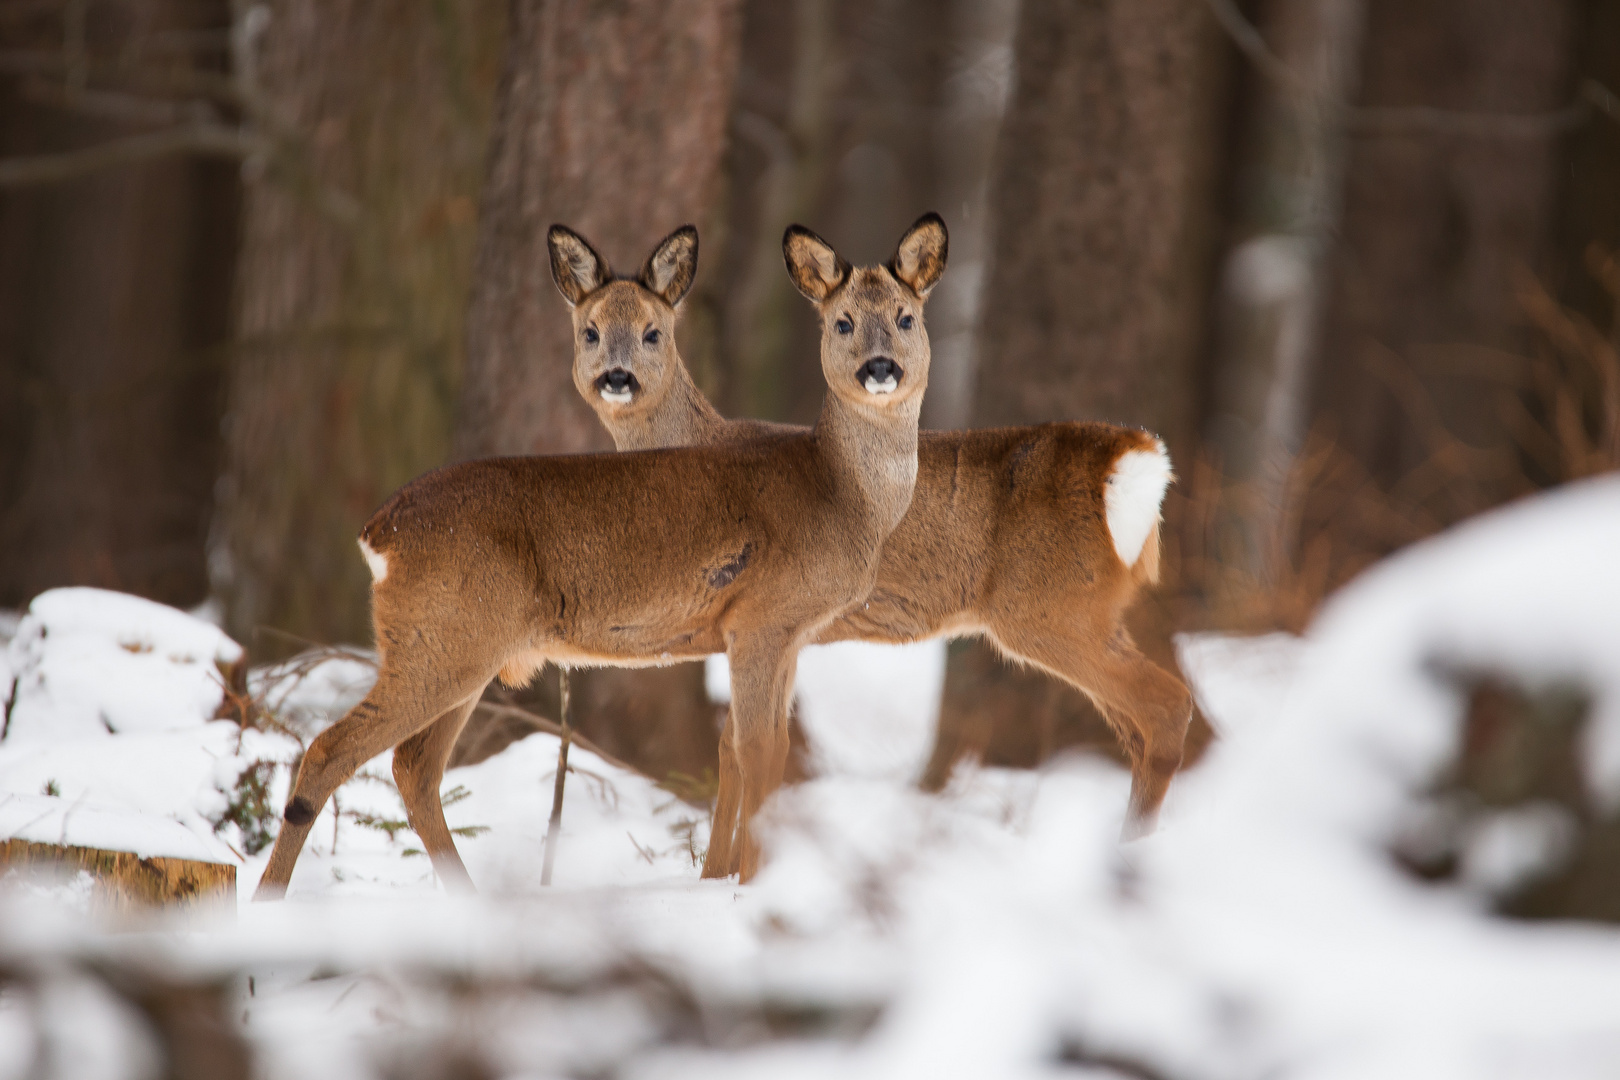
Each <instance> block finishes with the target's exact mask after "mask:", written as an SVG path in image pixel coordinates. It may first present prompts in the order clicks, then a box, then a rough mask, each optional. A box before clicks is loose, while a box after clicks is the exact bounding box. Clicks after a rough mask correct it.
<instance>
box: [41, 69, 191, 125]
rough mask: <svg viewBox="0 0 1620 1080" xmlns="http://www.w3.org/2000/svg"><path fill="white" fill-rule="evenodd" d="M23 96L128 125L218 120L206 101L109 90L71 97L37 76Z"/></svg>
mask: <svg viewBox="0 0 1620 1080" xmlns="http://www.w3.org/2000/svg"><path fill="white" fill-rule="evenodd" d="M22 96H23V97H24V98H26V99H27V100H29V101H35V102H38V103H40V104H42V105H52V106H55V107H57V108H60V109H68V110H71V111H73V112H76V113H80V114H82V115H84V116H95V117H100V118H102V119H106V120H117V121H121V122H123V123H129V124H186V123H192V124H200V123H208V122H211V121H213V122H217V121H218V120H219V116H218V114H217V113H216V111H215V110H214V108H213V106H212V105H211V104H210V103H209V102H207V101H202V100H191V101H157V100H153V99H151V98H146V97H141V96H139V95H137V94H125V93H119V92H117V91H112V90H80V91H76V92H71V93H70V92H69V91H67V90H66V89H65V88H63V87H61V86H58V85H56V84H55V83H51V82H47V81H45V80H44V79H41V78H39V77H37V76H35V77H31V78H27V79H24V80H23V83H22Z"/></svg>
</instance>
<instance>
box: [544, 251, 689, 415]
mask: <svg viewBox="0 0 1620 1080" xmlns="http://www.w3.org/2000/svg"><path fill="white" fill-rule="evenodd" d="M546 246H547V248H549V249H550V252H551V276H552V279H553V280H554V281H556V283H557V288H558V290H559V291H560V292H561V293H562V294H563V299H565V300H567V301H568V306H569V307H570V308H572V309H573V324H574V385H575V386H576V387H577V388H578V389H579V392H580V393H581V394H582V395H584V397H585V399H586V400H587V401H589V402H591V404H592V406H593V407H594V408H595V409H596V410H597V412H598V413H599V414H602V415H603V419H604V420H607V419H608V418H610V417H612V416H614V415H615V414H617V413H618V412H620V411H625V410H636V411H641V412H645V411H648V410H651V409H653V408H655V407H656V406H657V405H658V404H659V403H660V402H661V401H663V400H664V398H665V397H666V395H668V394H669V392H670V390H671V388H672V387H673V386H675V385H676V384H677V383H678V382H681V381H683V380H684V379H685V367H684V366H683V365H682V364H681V360H680V356H679V355H678V354H677V353H676V351H675V323H676V320H677V318H678V317H679V307H680V303H681V301H682V300H684V299H685V298H686V294H687V291H688V290H690V289H691V287H692V279H693V278H695V277H696V276H697V254H698V234H697V229H695V228H694V227H692V226H691V225H683V226H681V227H680V228H679V229H676V230H675V231H674V232H672V233H670V234H669V235H668V236H666V237H664V239H663V240H661V241H659V243H658V246H657V247H656V248H654V249H653V253H652V254H651V255H649V256H648V257H647V262H646V264H645V265H644V266H642V268H641V272H640V273H639V274H637V275H636V276H635V277H634V278H619V277H615V276H614V274H613V271H612V269H611V268H610V267H609V266H608V264H607V260H605V259H603V258H602V257H601V256H600V255H598V254H597V253H596V250H595V249H594V248H592V247H591V245H590V244H589V243H588V242H587V241H586V240H585V238H584V237H582V236H580V235H579V234H578V233H576V232H574V231H573V230H572V229H569V228H567V227H566V226H563V225H553V226H552V227H551V230H550V231H549V232H548V233H547V235H546Z"/></svg>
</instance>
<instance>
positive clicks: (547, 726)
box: [477, 701, 657, 783]
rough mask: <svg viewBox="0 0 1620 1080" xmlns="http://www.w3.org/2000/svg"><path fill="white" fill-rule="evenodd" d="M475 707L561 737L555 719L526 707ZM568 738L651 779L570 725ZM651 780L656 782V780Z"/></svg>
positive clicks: (490, 703)
mask: <svg viewBox="0 0 1620 1080" xmlns="http://www.w3.org/2000/svg"><path fill="white" fill-rule="evenodd" d="M477 708H478V709H482V710H483V711H484V712H487V713H489V714H490V715H491V716H510V717H512V718H513V719H515V720H521V721H523V722H524V723H525V724H528V725H529V726H530V727H532V728H534V729H535V730H536V731H543V732H545V733H546V734H547V735H555V736H557V737H558V738H559V739H560V738H562V733H563V728H562V725H561V724H559V723H557V722H556V721H555V720H550V719H548V718H546V717H544V716H541V715H540V714H539V713H536V712H530V711H529V710H528V709H525V708H522V707H520V706H517V705H502V704H500V703H499V702H495V701H480V702H479V703H478V705H477ZM569 738H570V739H571V740H572V741H573V743H574V745H576V746H578V747H579V748H580V749H582V750H588V751H590V752H591V753H593V754H595V755H596V756H597V757H599V758H601V759H602V760H603V761H605V762H607V763H608V764H609V765H612V766H613V767H614V768H618V769H623V770H624V771H625V772H630V773H635V774H636V775H637V776H641V777H645V778H646V779H648V780H653V778H652V777H650V776H647V774H646V773H644V772H642V771H641V770H640V769H638V768H636V767H635V766H634V765H631V764H629V763H628V762H624V761H620V760H619V759H618V758H616V757H614V756H613V755H612V754H610V753H608V752H607V751H606V750H603V749H602V748H601V747H600V746H597V745H596V744H595V743H593V742H591V741H590V740H589V739H587V738H585V736H583V735H581V734H580V733H579V732H578V731H577V730H575V729H574V728H572V727H570V728H569ZM653 782H654V783H657V781H656V780H654V781H653Z"/></svg>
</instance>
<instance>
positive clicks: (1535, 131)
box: [1344, 96, 1591, 139]
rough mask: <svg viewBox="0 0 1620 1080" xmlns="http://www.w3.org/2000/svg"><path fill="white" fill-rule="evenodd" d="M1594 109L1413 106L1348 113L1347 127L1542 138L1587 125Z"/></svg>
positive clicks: (1580, 105)
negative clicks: (1498, 109)
mask: <svg viewBox="0 0 1620 1080" xmlns="http://www.w3.org/2000/svg"><path fill="white" fill-rule="evenodd" d="M1590 113H1591V106H1590V104H1589V103H1588V102H1587V100H1586V98H1585V97H1584V96H1580V97H1577V98H1576V99H1575V101H1574V102H1573V103H1572V104H1570V105H1569V106H1568V107H1567V108H1563V109H1559V110H1558V111H1557V112H1546V113H1529V114H1514V113H1485V112H1463V111H1459V110H1455V109H1435V108H1430V107H1428V106H1426V105H1414V106H1409V107H1361V108H1354V109H1346V110H1345V117H1344V120H1345V127H1346V128H1347V129H1348V130H1350V131H1354V132H1356V133H1357V134H1361V135H1463V136H1470V137H1474V138H1485V139H1540V138H1546V137H1547V136H1549V135H1558V134H1561V133H1563V132H1565V131H1572V130H1574V129H1575V128H1578V127H1580V126H1581V125H1582V124H1584V123H1586V120H1587V117H1588V116H1589V115H1590Z"/></svg>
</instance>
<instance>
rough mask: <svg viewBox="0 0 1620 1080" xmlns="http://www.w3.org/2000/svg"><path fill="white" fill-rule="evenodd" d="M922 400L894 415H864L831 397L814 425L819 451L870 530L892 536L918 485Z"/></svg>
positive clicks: (887, 412)
mask: <svg viewBox="0 0 1620 1080" xmlns="http://www.w3.org/2000/svg"><path fill="white" fill-rule="evenodd" d="M921 407H922V399H921V397H920V396H914V397H912V398H911V399H910V400H909V401H906V402H904V403H903V404H901V405H900V406H899V407H898V408H894V409H885V410H881V411H880V410H878V409H868V408H862V407H861V406H859V405H856V404H852V403H850V402H847V401H845V400H844V399H843V398H841V397H839V396H838V395H837V394H834V393H832V392H831V391H830V390H829V391H828V393H827V398H826V400H825V402H824V403H823V404H822V407H821V417H820V419H818V420H817V421H816V443H817V448H818V451H819V452H820V453H821V455H822V457H823V458H824V459H825V460H826V462H827V464H828V465H829V467H830V468H831V469H832V471H833V473H834V474H835V475H836V476H837V477H838V478H839V480H840V487H843V488H848V489H850V490H854V491H857V492H859V493H860V496H861V497H862V500H863V502H864V505H865V509H866V511H867V513H868V514H869V515H870V517H871V519H872V522H873V524H875V525H876V526H877V527H878V528H879V529H881V530H882V531H883V532H884V533H885V534H887V533H889V532H892V531H893V530H894V527H895V526H896V525H898V524H900V519H901V518H903V517H905V515H906V510H907V509H908V508H909V507H910V506H911V493H912V489H913V488H914V487H915V486H916V483H917V418H918V415H919V413H920V411H921Z"/></svg>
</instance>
